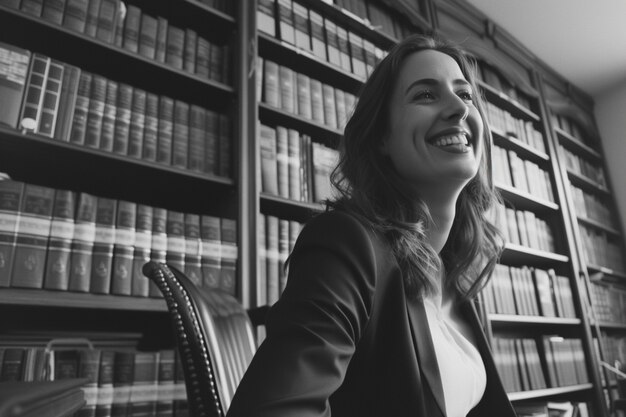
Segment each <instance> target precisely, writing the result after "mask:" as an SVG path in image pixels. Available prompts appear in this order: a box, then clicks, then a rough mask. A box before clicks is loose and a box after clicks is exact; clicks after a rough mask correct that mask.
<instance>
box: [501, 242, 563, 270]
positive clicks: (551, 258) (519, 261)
mask: <svg viewBox="0 0 626 417" xmlns="http://www.w3.org/2000/svg"><path fill="white" fill-rule="evenodd" d="M500 260H501V263H503V264H506V265H511V266H522V265H529V264H530V265H533V266H549V265H554V264H555V263H558V264H565V263H567V262H569V258H568V257H567V256H565V255H560V254H558V253H552V252H546V251H542V250H539V249H532V248H527V247H525V246H520V245H516V244H513V243H507V244H506V246H505V248H504V252H503V253H502V256H501V258H500Z"/></svg>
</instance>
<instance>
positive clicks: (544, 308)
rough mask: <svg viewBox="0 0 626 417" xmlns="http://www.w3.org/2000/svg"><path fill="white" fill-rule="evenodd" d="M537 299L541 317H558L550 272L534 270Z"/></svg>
mask: <svg viewBox="0 0 626 417" xmlns="http://www.w3.org/2000/svg"><path fill="white" fill-rule="evenodd" d="M533 278H534V280H535V289H536V291H537V293H536V297H537V301H538V302H539V307H540V312H541V315H542V316H544V317H556V308H555V305H554V302H553V294H552V284H551V282H550V275H549V273H548V271H546V270H543V269H539V268H534V269H533Z"/></svg>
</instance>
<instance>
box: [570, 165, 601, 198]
mask: <svg viewBox="0 0 626 417" xmlns="http://www.w3.org/2000/svg"><path fill="white" fill-rule="evenodd" d="M567 176H568V177H569V180H570V182H571V183H572V185H575V186H576V187H579V188H582V189H583V190H586V191H589V192H592V193H596V194H602V195H605V196H610V194H611V193H610V191H609V190H607V189H606V188H605V187H604V186H602V185H600V184H598V183H597V182H595V181H593V180H592V179H590V178H587V177H585V176H584V175H582V174H579V173H577V172H574V171H572V170H571V169H569V168H568V169H567Z"/></svg>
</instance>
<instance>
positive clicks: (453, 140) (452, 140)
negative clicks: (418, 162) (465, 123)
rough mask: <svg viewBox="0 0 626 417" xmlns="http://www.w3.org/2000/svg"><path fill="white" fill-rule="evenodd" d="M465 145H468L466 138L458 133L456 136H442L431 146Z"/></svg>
mask: <svg viewBox="0 0 626 417" xmlns="http://www.w3.org/2000/svg"><path fill="white" fill-rule="evenodd" d="M467 144H468V141H467V136H465V134H463V133H459V134H456V135H448V136H442V137H440V138H437V140H435V141H434V142H433V145H435V146H450V145H467Z"/></svg>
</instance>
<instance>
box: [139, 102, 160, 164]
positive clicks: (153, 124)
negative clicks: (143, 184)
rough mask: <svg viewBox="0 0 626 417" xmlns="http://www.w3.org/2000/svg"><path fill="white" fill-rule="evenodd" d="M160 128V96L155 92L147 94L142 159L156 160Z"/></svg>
mask: <svg viewBox="0 0 626 417" xmlns="http://www.w3.org/2000/svg"><path fill="white" fill-rule="evenodd" d="M158 129H159V97H158V96H157V95H156V94H153V93H147V95H146V114H145V118H144V131H143V150H142V159H144V160H145V161H156V158H157V146H158V145H157V142H158Z"/></svg>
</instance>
